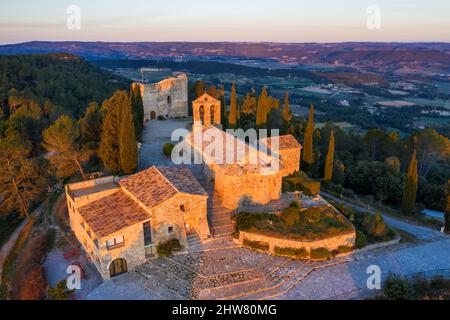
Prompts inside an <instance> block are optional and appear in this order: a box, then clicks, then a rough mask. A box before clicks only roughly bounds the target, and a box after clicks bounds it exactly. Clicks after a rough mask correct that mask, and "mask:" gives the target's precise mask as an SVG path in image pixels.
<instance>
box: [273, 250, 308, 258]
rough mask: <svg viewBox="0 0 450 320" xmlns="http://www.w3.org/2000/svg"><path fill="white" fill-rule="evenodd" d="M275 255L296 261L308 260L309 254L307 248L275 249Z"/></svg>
mask: <svg viewBox="0 0 450 320" xmlns="http://www.w3.org/2000/svg"><path fill="white" fill-rule="evenodd" d="M275 254H277V255H280V256H288V257H293V258H296V259H307V258H308V257H309V252H308V250H306V249H305V248H290V247H284V248H282V247H275Z"/></svg>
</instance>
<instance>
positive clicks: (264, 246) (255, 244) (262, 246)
mask: <svg viewBox="0 0 450 320" xmlns="http://www.w3.org/2000/svg"><path fill="white" fill-rule="evenodd" d="M244 246H247V247H250V248H253V249H256V250H262V251H268V250H269V244H268V243H266V242H261V241H251V240H248V239H244Z"/></svg>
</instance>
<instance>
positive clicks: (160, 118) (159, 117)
mask: <svg viewBox="0 0 450 320" xmlns="http://www.w3.org/2000/svg"><path fill="white" fill-rule="evenodd" d="M158 120H161V121H163V120H166V118H165V117H164V116H163V115H160V116H158Z"/></svg>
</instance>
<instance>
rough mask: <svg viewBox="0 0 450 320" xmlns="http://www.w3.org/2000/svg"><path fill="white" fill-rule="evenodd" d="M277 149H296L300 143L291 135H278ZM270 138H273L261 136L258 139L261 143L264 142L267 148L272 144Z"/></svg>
mask: <svg viewBox="0 0 450 320" xmlns="http://www.w3.org/2000/svg"><path fill="white" fill-rule="evenodd" d="M278 138H279V149H280V150H288V149H297V148H301V147H302V146H301V144H300V143H299V142H298V141H297V139H295V137H294V136H293V135H290V134H288V135H284V136H279V137H278ZM272 140H273V138H263V139H260V142H261V143H264V144H265V145H266V146H267V147H268V148H269V149H270V148H271V146H272Z"/></svg>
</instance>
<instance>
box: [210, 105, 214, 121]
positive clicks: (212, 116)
mask: <svg viewBox="0 0 450 320" xmlns="http://www.w3.org/2000/svg"><path fill="white" fill-rule="evenodd" d="M210 111H211V124H214V106H211V109H210Z"/></svg>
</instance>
